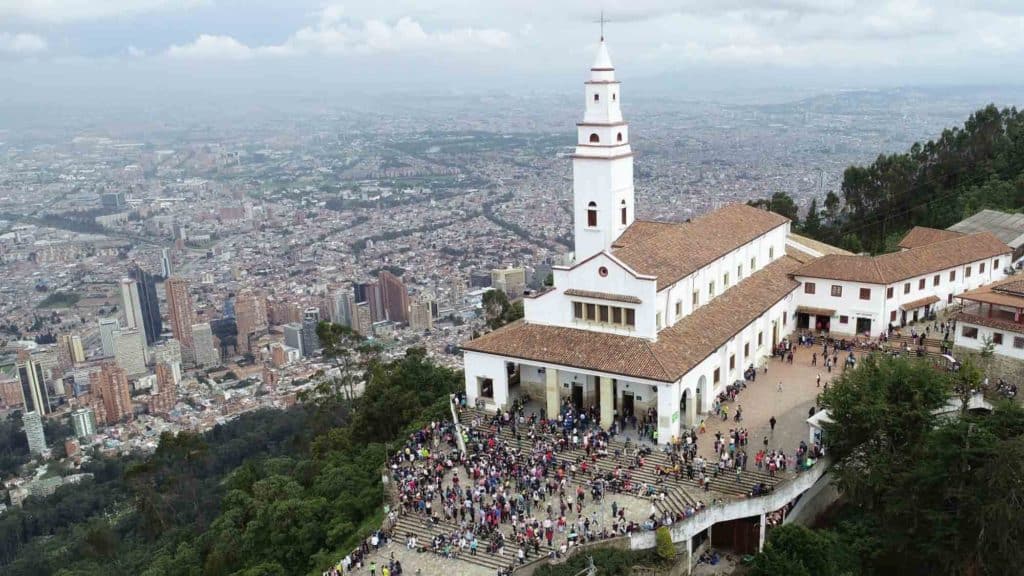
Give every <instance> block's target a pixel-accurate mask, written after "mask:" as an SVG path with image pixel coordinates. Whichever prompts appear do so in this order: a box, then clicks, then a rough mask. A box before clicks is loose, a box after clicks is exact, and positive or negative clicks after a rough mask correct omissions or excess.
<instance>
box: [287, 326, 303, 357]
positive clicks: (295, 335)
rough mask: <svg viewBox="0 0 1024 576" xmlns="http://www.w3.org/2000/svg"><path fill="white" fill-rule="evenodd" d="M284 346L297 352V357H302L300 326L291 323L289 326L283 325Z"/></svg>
mask: <svg viewBox="0 0 1024 576" xmlns="http://www.w3.org/2000/svg"><path fill="white" fill-rule="evenodd" d="M284 345H285V346H287V347H289V348H294V349H296V350H298V351H299V355H303V354H302V352H303V350H302V324H298V323H295V322H293V323H291V324H285V325H284Z"/></svg>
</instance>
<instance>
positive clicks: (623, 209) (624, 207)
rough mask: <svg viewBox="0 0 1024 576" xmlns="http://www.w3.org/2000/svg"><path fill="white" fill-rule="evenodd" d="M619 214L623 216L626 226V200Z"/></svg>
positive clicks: (623, 222)
mask: <svg viewBox="0 0 1024 576" xmlns="http://www.w3.org/2000/svg"><path fill="white" fill-rule="evenodd" d="M619 212H620V213H621V214H622V224H623V225H625V224H626V201H625V200H623V201H622V208H621V209H620V210H619Z"/></svg>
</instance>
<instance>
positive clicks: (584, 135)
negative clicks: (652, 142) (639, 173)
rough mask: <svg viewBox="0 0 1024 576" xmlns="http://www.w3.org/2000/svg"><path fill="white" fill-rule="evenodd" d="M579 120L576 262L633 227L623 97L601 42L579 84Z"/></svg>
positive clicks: (575, 162) (575, 158) (630, 160)
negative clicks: (582, 101) (581, 90)
mask: <svg viewBox="0 0 1024 576" xmlns="http://www.w3.org/2000/svg"><path fill="white" fill-rule="evenodd" d="M584 87H585V89H584V98H585V100H586V101H585V108H584V112H583V121H582V122H580V123H578V124H577V125H576V132H577V137H576V152H575V154H573V157H572V158H573V160H572V175H573V233H574V238H575V244H576V246H575V257H576V261H577V262H579V261H581V260H583V259H585V258H588V257H590V256H593V255H594V254H596V253H597V252H600V251H602V250H605V249H608V248H609V247H611V245H612V242H614V241H615V239H616V238H618V237H619V235H620V234H622V231H623V230H625V229H626V228H627V227H628V226H629V225H630V224H632V223H633V216H634V205H633V151H632V150H631V149H630V147H629V126H628V125H627V124H626V122H625V121H624V120H623V119H622V109H621V108H620V106H619V104H620V102H621V97H622V93H621V90H620V83H619V82H618V81H617V80H615V67H614V66H613V65H612V61H611V58H610V57H609V56H608V48H607V47H606V46H605V43H604V36H603V35H602V37H601V44H600V45H599V46H598V49H597V57H596V58H595V59H594V64H593V65H592V66H591V67H590V78H589V79H588V80H587V81H586V82H585V83H584Z"/></svg>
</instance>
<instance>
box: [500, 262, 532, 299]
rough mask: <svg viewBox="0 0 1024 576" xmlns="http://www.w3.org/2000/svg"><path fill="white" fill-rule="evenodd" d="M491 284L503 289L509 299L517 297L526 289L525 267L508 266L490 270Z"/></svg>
mask: <svg viewBox="0 0 1024 576" xmlns="http://www.w3.org/2000/svg"><path fill="white" fill-rule="evenodd" d="M491 286H493V287H494V288H495V289H496V290H501V291H503V292H504V293H505V294H507V295H508V297H509V298H510V299H515V298H519V297H520V296H522V295H523V292H525V291H526V269H525V268H512V267H509V268H497V269H495V270H491Z"/></svg>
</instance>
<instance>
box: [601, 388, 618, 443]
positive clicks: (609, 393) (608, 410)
mask: <svg viewBox="0 0 1024 576" xmlns="http://www.w3.org/2000/svg"><path fill="white" fill-rule="evenodd" d="M600 386H601V427H602V428H604V429H605V430H608V429H610V428H611V427H612V420H613V419H614V417H615V416H614V406H615V398H614V396H615V392H614V390H613V387H612V379H611V378H605V377H604V376H602V377H601V384H600Z"/></svg>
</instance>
